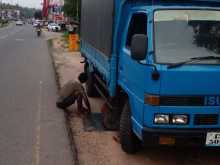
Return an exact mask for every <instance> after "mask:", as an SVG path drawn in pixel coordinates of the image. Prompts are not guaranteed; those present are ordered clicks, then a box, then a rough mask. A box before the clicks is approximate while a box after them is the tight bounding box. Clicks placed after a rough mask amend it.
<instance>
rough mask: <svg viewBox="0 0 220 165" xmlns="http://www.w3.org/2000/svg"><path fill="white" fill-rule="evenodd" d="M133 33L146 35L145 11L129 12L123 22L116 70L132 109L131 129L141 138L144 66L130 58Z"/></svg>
mask: <svg viewBox="0 0 220 165" xmlns="http://www.w3.org/2000/svg"><path fill="white" fill-rule="evenodd" d="M134 34H145V35H147V13H146V12H140V11H138V12H132V13H130V15H129V18H128V19H127V21H126V22H125V24H124V27H123V32H122V39H121V41H122V42H121V47H120V55H119V71H118V72H119V73H118V76H119V77H118V81H119V82H118V84H119V85H120V86H121V87H122V88H123V90H124V91H125V92H126V93H127V94H128V97H129V103H130V108H131V111H132V112H131V113H132V126H133V130H134V132H135V133H136V135H137V136H139V138H140V139H141V130H142V126H143V114H144V112H143V109H144V89H145V82H146V66H144V65H142V64H140V63H138V62H137V61H135V60H133V59H132V58H131V39H132V36H133V35H134ZM146 46H147V45H146ZM146 56H147V54H146Z"/></svg>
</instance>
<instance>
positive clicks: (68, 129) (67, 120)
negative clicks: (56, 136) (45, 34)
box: [47, 39, 79, 165]
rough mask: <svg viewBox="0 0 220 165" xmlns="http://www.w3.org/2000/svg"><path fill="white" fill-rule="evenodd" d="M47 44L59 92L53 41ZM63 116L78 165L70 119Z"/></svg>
mask: <svg viewBox="0 0 220 165" xmlns="http://www.w3.org/2000/svg"><path fill="white" fill-rule="evenodd" d="M47 44H48V51H49V54H50V57H51V61H52V65H53V68H54V74H55V79H56V84H57V88H58V90H60V88H61V84H60V76H59V73H58V71H57V68H56V65H55V60H54V56H53V39H49V40H47ZM64 115H65V119H66V120H65V124H66V129H67V133H68V137H69V140H70V147H71V151H72V154H73V161H74V165H79V159H78V151H77V148H76V144H75V140H74V133H73V131H72V129H71V126H70V123H71V119H70V117H69V116H68V114H67V113H64Z"/></svg>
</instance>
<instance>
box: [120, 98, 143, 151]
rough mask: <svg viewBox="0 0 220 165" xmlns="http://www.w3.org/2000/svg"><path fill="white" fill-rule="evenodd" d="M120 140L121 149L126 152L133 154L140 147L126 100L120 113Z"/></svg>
mask: <svg viewBox="0 0 220 165" xmlns="http://www.w3.org/2000/svg"><path fill="white" fill-rule="evenodd" d="M120 141H121V148H122V150H123V151H124V152H126V153H128V154H135V153H136V152H137V151H138V150H139V149H140V147H141V145H140V144H141V143H140V140H139V139H138V138H137V136H136V135H135V134H134V133H133V130H132V123H131V111H130V106H129V102H128V101H126V102H125V105H124V107H123V111H122V114H121V120H120Z"/></svg>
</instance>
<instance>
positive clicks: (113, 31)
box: [81, 0, 220, 153]
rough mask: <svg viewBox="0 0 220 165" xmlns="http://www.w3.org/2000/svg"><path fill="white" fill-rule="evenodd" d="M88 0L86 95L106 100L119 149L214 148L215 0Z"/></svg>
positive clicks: (218, 91) (219, 122) (217, 97)
mask: <svg viewBox="0 0 220 165" xmlns="http://www.w3.org/2000/svg"><path fill="white" fill-rule="evenodd" d="M90 1H91V0H82V9H81V10H82V13H81V15H82V17H81V52H82V55H83V57H85V73H86V74H87V82H86V88H87V94H88V95H89V96H94V95H96V94H97V93H98V94H100V95H101V96H103V97H104V98H105V99H106V100H107V101H108V102H107V103H108V106H109V107H111V109H112V110H111V112H112V114H114V115H113V119H114V120H115V123H117V122H119V121H120V122H119V123H120V124H119V126H118V127H119V130H120V138H121V146H122V149H123V150H124V151H125V152H127V153H134V152H135V151H137V149H138V147H137V146H139V144H140V142H142V143H144V144H147V145H156V144H160V145H183V146H186V145H196V146H199V145H201V146H207V147H219V146H220V118H219V115H220V113H219V110H220V85H219V84H220V76H219V75H220V35H219V34H220V1H219V0H189V1H184V2H182V1H176V0H169V1H166V0H160V1H159V0H153V1H150V0H136V1H134V0H114V1H103V0H93V3H90ZM201 1H202V2H201ZM112 13H114V14H113V15H112Z"/></svg>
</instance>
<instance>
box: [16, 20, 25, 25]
mask: <svg viewBox="0 0 220 165" xmlns="http://www.w3.org/2000/svg"><path fill="white" fill-rule="evenodd" d="M23 24H24V23H23V21H16V25H18V26H22V25H23Z"/></svg>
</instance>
